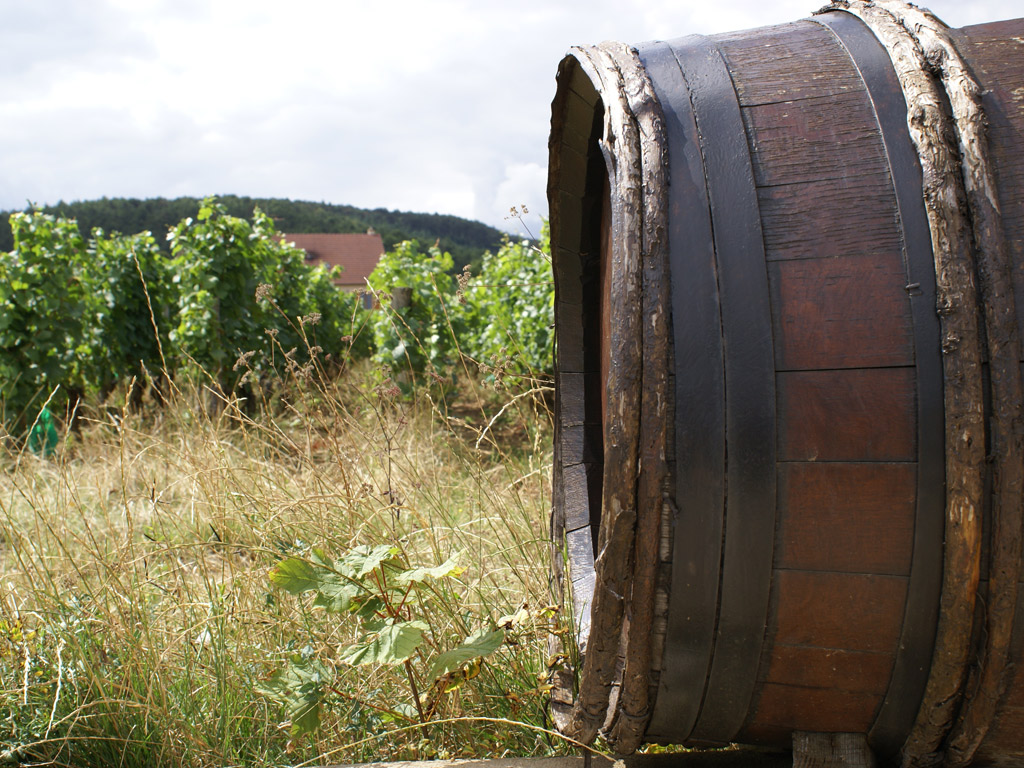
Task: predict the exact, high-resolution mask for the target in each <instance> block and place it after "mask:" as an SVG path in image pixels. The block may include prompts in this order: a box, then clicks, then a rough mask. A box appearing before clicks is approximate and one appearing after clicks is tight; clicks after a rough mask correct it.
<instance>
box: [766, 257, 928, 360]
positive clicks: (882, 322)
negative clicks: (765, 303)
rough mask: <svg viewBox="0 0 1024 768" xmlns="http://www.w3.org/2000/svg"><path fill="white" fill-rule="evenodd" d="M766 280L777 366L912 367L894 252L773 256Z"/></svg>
mask: <svg viewBox="0 0 1024 768" xmlns="http://www.w3.org/2000/svg"><path fill="white" fill-rule="evenodd" d="M768 279H769V285H770V288H771V295H772V308H773V311H772V315H773V321H774V323H775V360H776V366H777V368H778V369H779V370H806V369H817V370H822V369H834V368H871V367H881V366H908V365H913V363H914V348H913V327H912V323H911V316H910V300H909V298H908V296H907V291H906V272H905V271H904V266H903V261H902V258H900V256H899V255H898V254H891V253H873V254H865V255H863V256H858V257H850V258H844V259H804V260H800V261H775V262H772V263H770V264H769V266H768Z"/></svg>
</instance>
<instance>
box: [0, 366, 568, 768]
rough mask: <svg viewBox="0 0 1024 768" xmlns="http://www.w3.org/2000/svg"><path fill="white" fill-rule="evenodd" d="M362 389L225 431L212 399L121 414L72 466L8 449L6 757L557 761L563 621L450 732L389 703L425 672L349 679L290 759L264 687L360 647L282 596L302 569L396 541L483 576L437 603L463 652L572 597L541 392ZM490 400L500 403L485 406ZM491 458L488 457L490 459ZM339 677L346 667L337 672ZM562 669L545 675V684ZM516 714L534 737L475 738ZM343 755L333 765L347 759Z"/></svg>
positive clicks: (484, 679)
mask: <svg viewBox="0 0 1024 768" xmlns="http://www.w3.org/2000/svg"><path fill="white" fill-rule="evenodd" d="M371 381H372V376H371V375H370V373H369V372H367V371H362V372H357V373H356V374H350V375H349V376H347V377H346V378H345V380H344V381H343V382H342V383H341V384H330V385H325V384H322V383H321V382H317V381H312V380H309V379H306V380H304V381H293V382H291V383H290V384H289V385H288V391H289V392H290V393H291V399H290V403H289V401H288V399H277V400H275V402H274V403H273V404H272V405H267V406H266V407H261V408H260V409H258V412H257V413H255V414H252V413H249V412H247V411H246V410H245V409H244V404H241V403H239V402H237V401H232V402H226V403H221V404H220V405H219V406H218V407H217V408H215V409H212V410H213V411H214V413H212V414H207V413H205V412H204V411H203V410H202V409H199V408H197V407H196V406H195V403H197V402H201V401H204V400H207V401H208V400H209V397H208V396H206V395H204V394H203V393H201V392H198V391H196V390H194V389H193V390H191V391H189V392H186V393H181V392H175V393H174V394H173V395H171V396H170V398H169V400H170V402H169V403H167V404H166V405H165V406H163V407H156V406H150V407H145V408H143V409H141V410H140V411H129V410H128V409H126V408H118V407H114V408H108V409H105V410H103V411H101V412H99V413H98V414H95V415H93V416H92V417H91V418H88V419H84V420H83V426H82V428H81V431H80V432H79V433H75V434H71V435H65V436H64V441H63V443H62V445H61V447H60V449H59V451H58V453H57V455H56V456H55V457H53V458H51V459H44V458H39V457H37V456H34V455H31V454H28V453H25V452H19V451H17V450H16V449H15V448H14V447H13V446H8V450H7V452H6V454H5V455H3V456H0V752H4V754H5V756H6V759H8V760H10V761H14V762H17V761H18V760H22V761H25V762H26V763H30V762H53V763H55V764H59V765H133V764H137V765H146V766H153V765H160V764H166V765H175V766H178V765H186V766H187V765H196V766H198V765H209V764H217V765H281V764H288V763H290V764H302V763H304V762H307V761H308V762H309V763H310V764H315V763H317V762H318V761H319V760H320V759H321V758H322V757H323V756H328V757H330V758H331V759H333V760H334V761H338V762H340V761H342V760H345V761H348V760H366V759H372V758H385V757H388V758H399V757H402V758H410V757H431V756H439V755H440V756H445V755H448V756H459V755H463V756H490V755H495V754H511V753H516V754H541V753H544V752H547V751H550V750H551V749H553V748H558V747H560V745H559V744H558V743H557V742H554V743H553V742H551V740H550V736H548V735H546V734H544V733H543V732H542V731H540V730H538V729H539V728H543V727H544V726H545V720H544V712H543V709H544V699H545V696H544V690H543V685H542V684H540V683H543V676H544V672H545V663H546V659H545V637H544V634H545V633H544V631H542V630H543V629H544V628H543V627H542V626H541V625H540V624H539V623H538V624H536V625H531V626H530V627H524V628H523V631H522V632H521V633H520V634H519V635H517V636H516V639H515V644H510V645H507V646H506V647H505V648H504V649H502V651H501V652H500V653H499V654H498V655H497V656H496V657H495V658H494V659H492V660H491V662H490V663H488V664H486V665H485V667H484V672H483V673H482V674H481V675H480V676H479V677H477V678H476V679H474V680H472V681H470V682H469V683H468V684H467V685H465V686H464V687H462V688H461V689H459V690H457V691H455V692H453V693H452V694H450V695H449V696H448V697H447V699H446V702H445V707H444V710H443V711H442V712H440V713H439V717H440V718H441V719H444V720H446V722H443V723H439V724H433V725H430V726H429V727H428V728H426V729H420V728H408V727H403V726H405V724H401V723H395V722H390V721H389V720H388V719H387V718H386V717H384V716H382V715H381V712H380V708H379V706H377V707H375V705H374V702H380V701H382V700H385V701H387V700H392V699H398V698H401V697H402V696H405V697H408V692H407V690H406V687H405V683H404V681H403V679H402V678H401V676H397V675H395V674H393V673H392V672H390V671H389V670H385V669H380V670H373V671H370V672H366V671H362V670H363V668H359V671H356V670H353V669H350V668H344V667H341V666H340V665H338V666H337V673H338V678H337V683H336V685H335V694H334V695H333V696H332V700H331V714H330V715H329V716H328V717H326V718H325V720H324V724H323V728H322V729H321V732H320V734H319V735H318V736H317V738H316V739H314V740H312V741H310V740H302V741H300V742H298V743H293V742H290V740H289V733H288V729H287V727H286V724H285V723H284V722H283V720H284V719H285V717H284V715H283V714H282V711H281V708H280V706H279V705H278V704H277V703H276V702H275V701H273V700H271V699H268V698H266V697H265V696H263V695H261V694H260V693H258V692H257V690H256V689H257V687H258V686H259V685H260V683H261V682H262V681H265V680H266V679H267V677H268V676H269V675H270V674H271V673H272V671H273V670H274V669H276V668H278V667H279V666H281V664H282V663H283V662H284V660H285V659H286V658H287V657H288V656H289V654H291V653H295V652H296V651H298V650H300V649H305V652H306V653H307V654H312V655H315V656H317V657H318V658H321V659H322V660H324V661H325V662H327V663H328V664H329V665H330V664H332V657H333V653H334V650H335V649H336V648H337V647H338V645H339V644H342V643H344V642H346V641H347V640H348V639H350V638H351V633H352V631H353V627H352V626H351V622H349V621H347V620H346V619H345V618H344V617H338V616H327V615H325V614H323V613H322V612H321V611H319V610H313V609H312V608H311V607H310V606H309V604H308V601H306V600H300V599H296V598H293V597H291V596H290V595H287V594H284V593H281V592H280V591H278V590H275V589H273V588H271V587H270V585H269V582H268V579H267V573H268V569H269V568H270V567H271V566H272V565H273V564H274V563H275V562H276V561H277V560H279V559H280V558H281V557H282V556H285V555H289V554H295V553H303V552H307V551H309V549H310V547H312V546H316V547H318V548H322V549H323V550H326V551H327V552H331V553H335V554H338V553H341V552H342V551H344V550H346V549H348V548H350V547H352V546H354V545H358V544H379V543H395V544H398V545H399V546H401V547H402V549H403V551H404V552H405V553H406V554H407V556H408V558H409V560H410V561H412V562H417V563H419V562H422V563H426V564H436V563H440V562H442V561H443V560H445V559H446V558H447V557H448V556H449V555H451V554H452V553H453V552H462V553H463V558H464V560H463V562H464V564H465V565H467V566H469V568H468V570H467V571H466V572H465V573H464V574H462V575H461V576H460V577H459V578H458V580H457V581H455V582H451V583H449V584H448V585H447V586H446V587H444V588H443V589H438V590H437V594H436V595H435V599H434V600H432V601H431V603H430V605H429V607H427V606H425V607H424V608H423V610H424V611H425V612H427V615H426V616H424V617H422V618H424V620H426V621H428V622H429V623H430V625H431V628H432V630H433V632H434V634H435V636H437V637H448V636H450V637H457V636H458V635H459V633H461V632H464V631H465V629H466V628H467V627H471V626H481V625H486V624H487V623H489V622H493V621H495V620H496V619H497V618H498V617H499V616H501V615H503V614H507V613H511V612H514V611H515V610H516V609H517V608H518V607H519V606H521V605H522V604H524V603H526V604H527V605H529V606H531V607H537V606H542V605H544V604H545V603H547V602H548V601H549V600H550V596H549V593H548V583H547V563H548V558H549V549H548V543H547V542H548V538H547V516H548V509H549V496H550V460H551V457H550V450H549V442H550V441H549V434H550V424H549V417H548V415H547V412H546V410H545V409H544V408H543V407H542V404H541V403H540V401H539V400H537V399H536V398H535V397H533V396H523V397H519V398H517V399H516V400H515V401H513V402H512V404H511V405H510V406H509V407H506V408H505V410H504V412H503V413H502V414H501V417H500V418H499V419H498V420H497V421H495V423H494V424H493V425H491V429H489V430H488V431H487V432H486V434H483V435H482V439H481V434H482V429H483V427H484V426H486V425H487V424H488V422H490V420H491V418H492V417H493V416H494V415H495V414H497V413H498V412H499V411H500V410H501V409H502V407H503V406H506V405H508V403H509V402H510V401H511V395H505V396H504V397H501V396H497V395H496V394H494V393H492V394H490V395H488V394H487V393H486V391H484V390H479V389H478V390H477V391H475V392H468V393H463V395H462V397H463V400H466V399H468V400H470V401H473V402H475V403H477V405H475V406H474V407H473V408H468V409H467V408H463V409H462V410H460V412H459V414H458V416H457V417H456V416H455V415H454V414H453V412H452V411H450V410H449V409H448V407H447V405H446V404H445V403H444V401H441V400H437V399H434V400H432V399H430V397H427V396H424V397H420V398H419V399H418V400H416V401H415V402H409V401H406V400H403V399H402V398H400V397H398V396H396V393H394V392H387V391H382V390H380V389H379V388H378V389H375V388H374V387H373V386H372V384H371ZM484 403H490V405H484ZM478 442H479V445H477V443H478ZM332 666H333V665H332ZM538 676H540V677H539V678H538ZM474 717H498V718H507V719H509V720H512V721H518V722H522V723H524V724H525V725H524V726H521V727H520V726H511V725H505V726H501V727H496V726H495V725H494V724H493V723H490V722H483V721H474V720H473V718H474ZM328 761H330V760H328Z"/></svg>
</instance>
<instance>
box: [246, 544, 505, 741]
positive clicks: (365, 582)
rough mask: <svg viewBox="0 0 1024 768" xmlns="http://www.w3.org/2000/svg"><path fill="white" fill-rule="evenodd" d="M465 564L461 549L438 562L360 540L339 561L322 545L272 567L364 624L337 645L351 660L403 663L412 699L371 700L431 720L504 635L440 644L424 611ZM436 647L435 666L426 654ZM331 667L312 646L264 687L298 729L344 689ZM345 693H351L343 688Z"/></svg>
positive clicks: (321, 603)
mask: <svg viewBox="0 0 1024 768" xmlns="http://www.w3.org/2000/svg"><path fill="white" fill-rule="evenodd" d="M464 570H465V569H464V568H462V567H461V566H459V564H458V556H457V555H455V556H452V557H451V558H449V559H448V560H446V561H445V562H444V563H442V564H440V565H437V566H433V567H423V566H413V565H410V564H409V562H408V561H407V560H406V558H405V557H404V556H403V554H402V552H401V550H400V549H399V548H398V547H395V546H391V545H387V544H384V545H379V546H376V547H367V546H358V547H355V548H354V549H352V550H350V551H349V552H347V553H346V554H344V555H343V556H342V557H340V558H338V559H337V560H330V559H328V558H327V556H326V555H324V554H323V553H320V552H313V553H312V555H311V556H310V557H309V558H308V559H306V558H300V557H290V558H287V559H285V560H282V561H281V562H279V563H278V564H277V565H276V566H275V567H274V568H273V569H272V570H271V573H270V580H271V582H272V583H274V584H276V585H277V586H279V587H281V588H282V589H284V590H286V591H288V592H291V593H292V594H295V595H302V594H304V593H307V592H313V593H314V594H315V598H314V601H313V605H314V606H318V607H320V608H323V609H324V610H325V611H327V612H328V613H336V614H346V615H349V616H351V617H353V618H354V620H355V621H357V622H358V624H359V635H358V638H357V639H356V641H355V642H353V643H351V644H349V645H347V646H345V647H343V648H340V649H338V656H337V661H338V663H339V664H342V665H347V666H352V667H356V666H370V667H396V668H404V672H405V677H406V680H407V684H408V693H409V696H410V699H411V704H410V703H405V702H403V703H398V704H392V703H391V702H390V701H387V700H382V701H372V702H365V703H367V704H369V705H370V706H371V707H372V708H373V709H376V710H377V711H378V712H381V713H383V715H384V716H385V718H386V719H388V720H391V721H399V722H403V721H404V722H408V723H415V722H419V723H427V722H428V721H429V720H430V719H431V718H432V717H434V716H435V715H436V713H437V712H438V710H439V708H440V706H441V704H442V701H443V699H444V697H445V695H446V694H447V693H450V692H451V691H453V690H456V689H457V688H458V687H459V686H460V685H461V684H462V682H463V681H464V680H465V679H468V678H470V677H473V676H475V674H476V673H477V672H479V668H480V660H481V659H483V658H484V657H486V656H489V655H491V654H492V653H494V652H495V651H497V650H498V649H499V648H500V647H501V646H502V643H503V642H504V641H505V631H504V630H503V629H501V628H481V629H478V630H477V631H475V632H472V633H471V634H469V635H468V636H467V637H466V638H465V639H464V640H463V641H462V642H461V643H459V644H458V645H456V646H455V647H453V648H450V649H448V650H446V651H441V650H440V638H439V637H437V636H436V633H434V632H432V630H431V627H430V625H429V623H428V622H427V621H425V620H424V619H423V615H424V614H425V612H426V610H427V609H428V605H427V604H428V603H429V602H430V601H431V600H432V598H433V597H434V596H436V592H435V590H434V585H436V584H437V583H438V582H442V581H444V580H447V579H453V578H455V577H457V576H458V575H459V574H461V573H462V572H463V571H464ZM431 653H432V654H433V659H432V661H431V662H430V664H429V666H427V665H426V663H425V660H426V658H427V656H428V654H431ZM335 678H336V675H335V673H334V672H333V671H332V669H331V668H330V667H329V666H328V665H327V664H325V663H324V662H323V661H321V660H320V659H318V658H316V657H315V655H314V654H312V653H311V652H306V653H299V654H295V655H293V656H292V657H291V659H290V660H289V663H288V665H287V666H286V667H284V668H283V669H280V670H278V671H277V672H276V673H275V674H274V675H273V677H272V678H271V679H270V680H269V682H268V683H267V684H266V685H265V686H264V688H263V692H264V693H265V694H267V695H269V696H271V697H272V698H275V699H277V700H278V701H280V702H281V703H282V704H284V706H285V709H286V711H287V713H288V716H289V719H290V721H291V732H292V734H293V736H301V735H304V734H307V733H311V732H313V731H315V730H316V729H317V728H318V727H319V725H320V712H321V707H322V706H323V705H324V702H325V700H326V699H327V697H328V695H329V694H331V693H339V691H338V688H337V687H336V686H335ZM341 695H342V697H343V698H346V697H345V696H344V694H341Z"/></svg>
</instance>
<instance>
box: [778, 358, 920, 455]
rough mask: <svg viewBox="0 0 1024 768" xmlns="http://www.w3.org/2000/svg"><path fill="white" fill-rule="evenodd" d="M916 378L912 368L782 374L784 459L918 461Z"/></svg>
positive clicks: (780, 415)
mask: <svg viewBox="0 0 1024 768" xmlns="http://www.w3.org/2000/svg"><path fill="white" fill-rule="evenodd" d="M914 374H915V372H914V369H913V368H867V369H845V370H838V371H787V372H782V373H779V374H778V375H777V377H776V384H777V387H778V389H777V392H778V401H779V406H778V419H779V422H778V423H779V460H780V461H914V460H915V459H916V458H917V445H916V443H917V440H916V431H917V399H916V388H915V387H916V381H915V375H914Z"/></svg>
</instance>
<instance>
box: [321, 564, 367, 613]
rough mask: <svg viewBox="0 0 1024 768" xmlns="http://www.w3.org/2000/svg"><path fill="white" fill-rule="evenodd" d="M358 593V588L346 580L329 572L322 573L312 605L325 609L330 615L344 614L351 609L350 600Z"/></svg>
mask: <svg viewBox="0 0 1024 768" xmlns="http://www.w3.org/2000/svg"><path fill="white" fill-rule="evenodd" d="M358 593H359V588H358V587H357V586H356V585H354V584H352V582H351V581H349V580H348V579H346V578H344V577H343V576H339V575H338V574H336V573H332V572H331V571H323V572H322V573H321V577H320V582H319V584H318V585H317V588H316V600H314V601H313V605H316V606H319V607H321V608H325V609H326V610H328V611H330V612H331V613H344V612H345V611H347V610H349V609H350V608H351V606H352V598H354V597H355V596H356V595H357V594H358Z"/></svg>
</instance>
